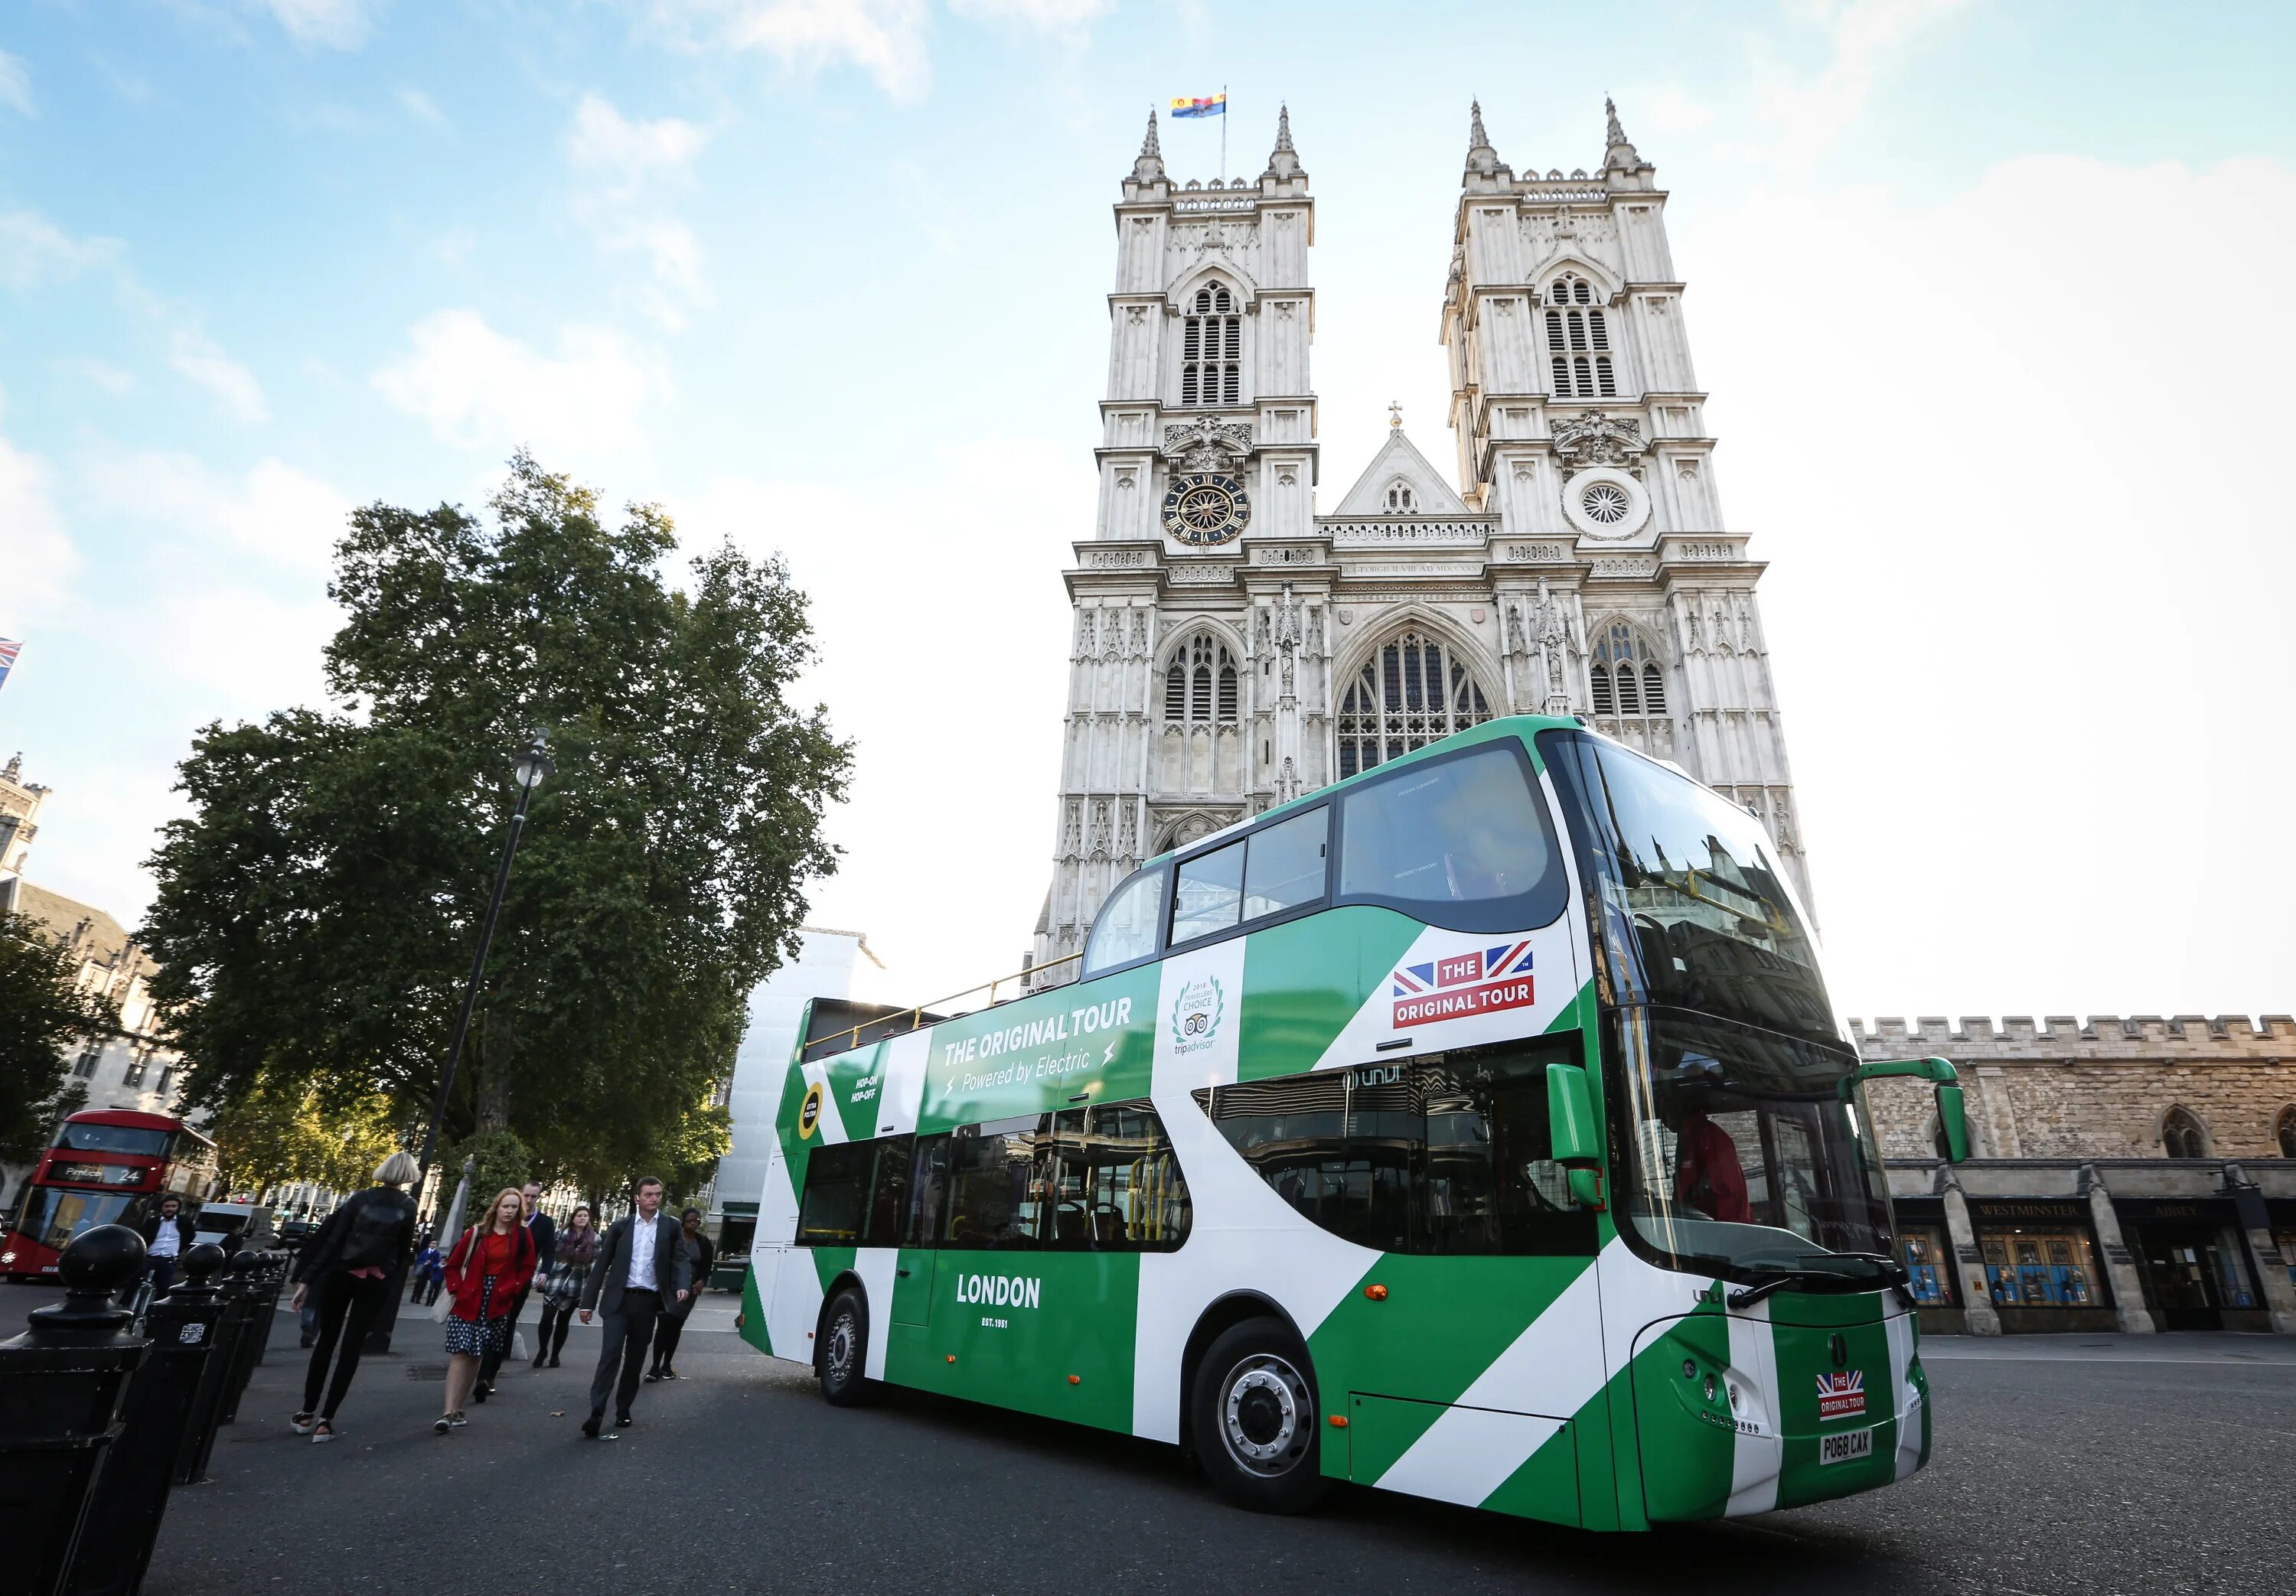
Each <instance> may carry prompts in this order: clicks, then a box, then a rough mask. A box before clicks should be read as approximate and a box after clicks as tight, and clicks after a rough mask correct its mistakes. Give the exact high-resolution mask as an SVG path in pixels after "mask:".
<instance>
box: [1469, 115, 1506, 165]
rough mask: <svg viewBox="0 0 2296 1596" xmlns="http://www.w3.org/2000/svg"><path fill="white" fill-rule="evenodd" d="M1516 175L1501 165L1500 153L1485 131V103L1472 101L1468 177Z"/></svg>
mask: <svg viewBox="0 0 2296 1596" xmlns="http://www.w3.org/2000/svg"><path fill="white" fill-rule="evenodd" d="M1503 172H1504V173H1506V175H1507V176H1510V177H1512V176H1513V175H1514V174H1513V173H1512V172H1508V171H1507V168H1505V167H1504V166H1502V165H1501V164H1500V163H1499V152H1498V151H1497V150H1494V149H1492V148H1491V135H1489V134H1488V133H1485V132H1484V131H1483V102H1481V101H1480V100H1476V101H1472V102H1470V103H1469V105H1468V107H1467V176H1469V177H1471V178H1473V177H1496V176H1498V175H1499V174H1501V173H1503Z"/></svg>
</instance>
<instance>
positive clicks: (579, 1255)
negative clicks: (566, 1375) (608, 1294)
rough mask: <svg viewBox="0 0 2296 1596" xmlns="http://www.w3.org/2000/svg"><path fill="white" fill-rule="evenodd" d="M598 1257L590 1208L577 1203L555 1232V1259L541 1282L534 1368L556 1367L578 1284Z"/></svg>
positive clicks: (579, 1290)
mask: <svg viewBox="0 0 2296 1596" xmlns="http://www.w3.org/2000/svg"><path fill="white" fill-rule="evenodd" d="M597 1257H598V1232H597V1231H596V1229H595V1228H594V1227H593V1226H592V1225H591V1224H590V1205H589V1204H588V1203H580V1204H578V1205H576V1207H575V1209H574V1211H573V1212H572V1213H571V1214H569V1215H567V1216H566V1228H565V1229H564V1230H563V1231H562V1232H559V1236H558V1256H557V1257H556V1258H554V1259H553V1260H552V1262H551V1265H550V1273H549V1275H548V1276H547V1277H546V1278H545V1280H544V1281H543V1282H542V1322H541V1324H540V1325H539V1326H538V1327H537V1329H536V1330H535V1332H534V1366H535V1367H536V1368H537V1369H540V1368H542V1367H544V1366H545V1364H546V1365H547V1366H548V1367H550V1368H553V1369H555V1368H557V1367H558V1355H559V1354H560V1353H562V1352H563V1351H564V1350H565V1349H566V1331H567V1330H568V1329H569V1328H570V1326H571V1325H572V1324H573V1322H574V1305H575V1304H576V1303H577V1302H578V1301H579V1300H580V1299H581V1296H582V1282H583V1281H584V1280H585V1279H586V1278H587V1277H588V1275H589V1273H590V1265H592V1264H594V1263H595V1262H596V1261H597Z"/></svg>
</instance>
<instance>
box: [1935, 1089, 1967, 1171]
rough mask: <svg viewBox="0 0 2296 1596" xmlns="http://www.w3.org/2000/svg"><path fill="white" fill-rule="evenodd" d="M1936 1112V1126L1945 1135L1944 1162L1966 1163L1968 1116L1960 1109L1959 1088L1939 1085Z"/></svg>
mask: <svg viewBox="0 0 2296 1596" xmlns="http://www.w3.org/2000/svg"><path fill="white" fill-rule="evenodd" d="M1937 1111H1938V1126H1939V1129H1940V1130H1942V1131H1943V1132H1944V1133H1945V1161H1946V1162H1947V1163H1948V1164H1960V1163H1964V1162H1966V1161H1967V1159H1968V1158H1969V1115H1968V1113H1967V1111H1966V1110H1965V1109H1964V1108H1963V1107H1962V1101H1961V1088H1960V1087H1959V1086H1951V1085H1945V1084H1939V1087H1938V1089H1937Z"/></svg>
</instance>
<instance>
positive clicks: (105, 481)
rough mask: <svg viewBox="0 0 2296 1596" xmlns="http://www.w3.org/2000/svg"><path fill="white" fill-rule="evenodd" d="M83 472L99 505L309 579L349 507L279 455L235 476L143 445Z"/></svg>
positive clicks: (323, 565)
mask: <svg viewBox="0 0 2296 1596" xmlns="http://www.w3.org/2000/svg"><path fill="white" fill-rule="evenodd" d="M78 476H79V478H80V479H81V481H82V482H83V483H84V484H85V488H84V491H85V492H86V495H87V498H88V501H89V503H91V505H93V506H94V507H96V508H98V509H101V510H103V511H107V512H115V513H119V514H122V515H126V516H129V517H132V518H135V519H137V520H143V521H147V522H150V523H152V525H154V526H159V527H165V528H168V531H169V532H170V533H172V534H174V535H175V536H177V537H183V536H189V537H191V538H193V539H194V540H196V541H198V542H200V543H201V544H204V545H206V547H207V548H208V549H209V551H211V552H215V553H222V554H229V555H234V556H238V555H248V554H252V555H255V556H258V558H260V559H263V560H265V561H270V562H272V563H274V564H276V565H279V566H281V567H283V568H285V569H287V570H289V571H292V572H296V573H299V574H300V575H303V576H306V577H308V576H313V575H316V574H319V573H323V572H324V571H325V570H326V569H327V566H328V562H329V560H330V558H331V557H332V552H333V549H334V543H335V539H336V538H338V537H340V536H341V535H342V531H343V523H344V520H345V518H346V517H348V515H349V513H350V510H351V502H350V500H349V499H348V497H347V496H346V495H344V494H342V493H341V492H340V491H339V490H338V489H336V488H335V487H332V485H331V484H329V483H326V482H323V481H321V480H320V479H318V478H316V477H314V476H312V475H310V474H309V473H308V472H307V471H301V470H299V469H298V468H296V467H294V466H291V465H289V464H288V463H286V462H284V461H282V460H278V459H275V458H266V459H265V460H262V461H260V462H258V463H257V464H256V465H255V466H253V467H252V468H250V470H248V471H245V472H243V473H242V474H240V475H237V476H233V475H230V474H227V473H224V472H219V471H214V470H212V469H211V468H209V466H207V465H205V464H203V463H202V462H200V461H199V460H197V459H195V458H194V457H193V456H192V455H190V454H184V453H182V452H180V451H175V452H162V451H159V450H143V451H136V452H134V453H127V454H98V455H94V456H92V457H90V458H89V459H88V460H87V461H86V462H84V464H83V466H82V468H81V470H80V471H79V472H78Z"/></svg>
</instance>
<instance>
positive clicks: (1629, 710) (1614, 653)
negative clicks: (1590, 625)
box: [1587, 619, 1667, 730]
mask: <svg viewBox="0 0 2296 1596" xmlns="http://www.w3.org/2000/svg"><path fill="white" fill-rule="evenodd" d="M1587 696H1588V697H1589V698H1591V699H1592V700H1594V705H1595V714H1596V715H1597V716H1611V717H1614V718H1616V719H1619V720H1621V721H1629V722H1636V723H1642V722H1649V721H1656V720H1664V719H1665V718H1666V713H1667V710H1666V671H1665V669H1664V667H1661V665H1660V664H1659V662H1658V651H1657V650H1656V649H1654V648H1652V646H1651V642H1650V640H1649V639H1648V638H1646V637H1644V635H1643V634H1641V633H1640V632H1638V631H1636V629H1635V627H1634V626H1633V624H1632V623H1630V622H1628V621H1624V620H1618V619H1613V620H1610V621H1606V622H1605V623H1603V626H1600V627H1598V628H1596V630H1595V662H1594V664H1593V665H1591V666H1589V667H1587ZM1643 729H1644V730H1647V729H1648V728H1647V727H1644V728H1643Z"/></svg>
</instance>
